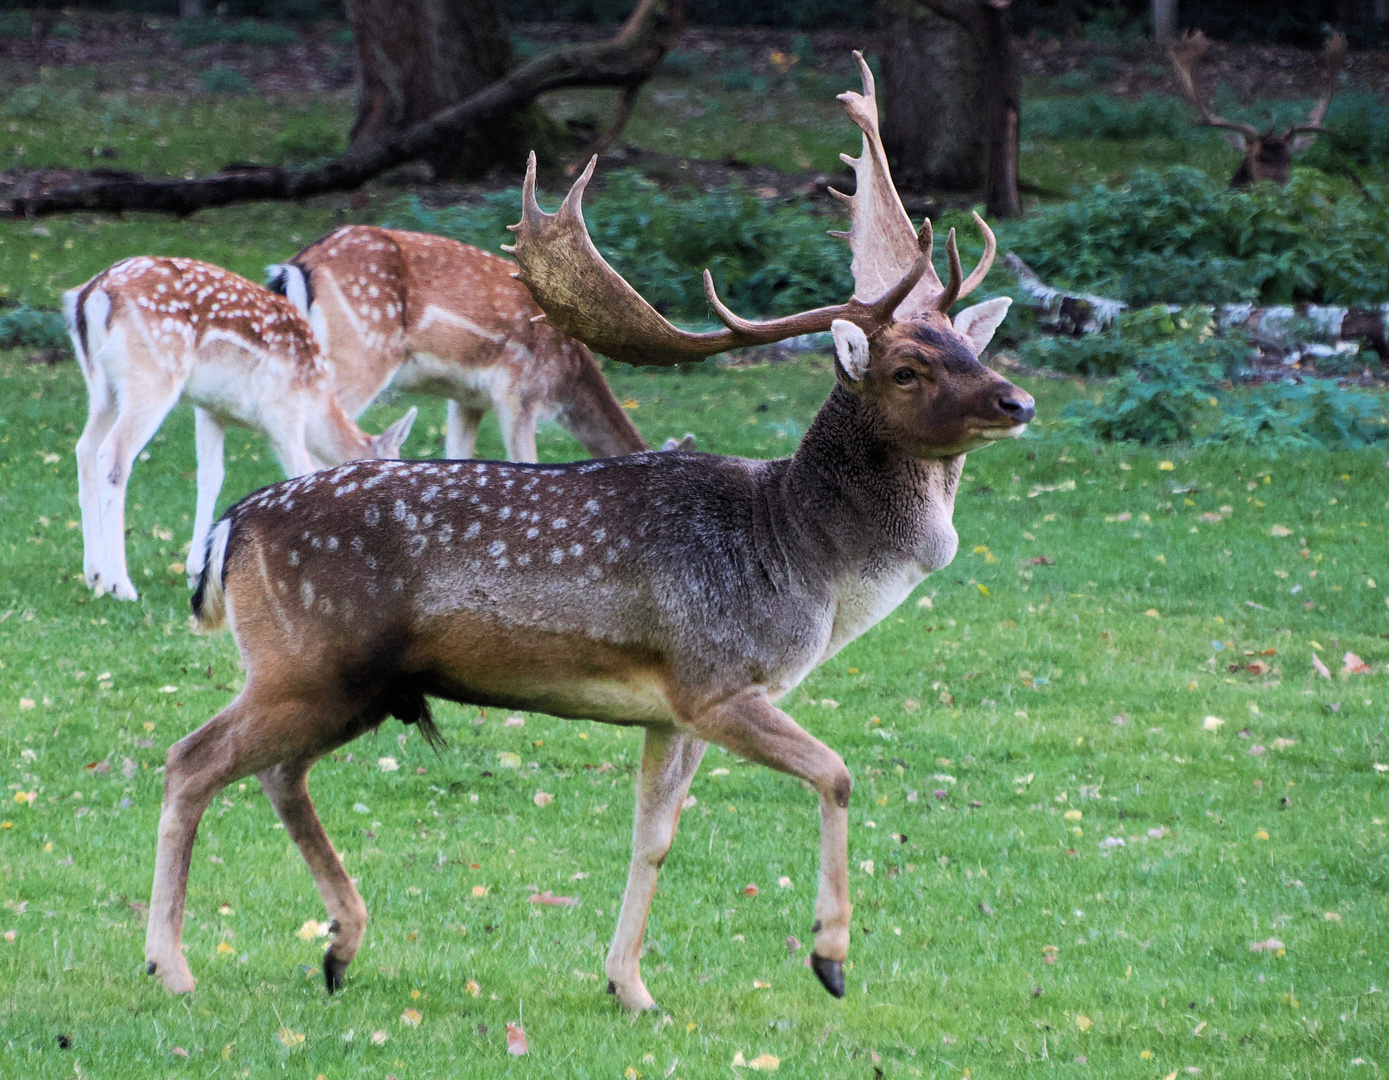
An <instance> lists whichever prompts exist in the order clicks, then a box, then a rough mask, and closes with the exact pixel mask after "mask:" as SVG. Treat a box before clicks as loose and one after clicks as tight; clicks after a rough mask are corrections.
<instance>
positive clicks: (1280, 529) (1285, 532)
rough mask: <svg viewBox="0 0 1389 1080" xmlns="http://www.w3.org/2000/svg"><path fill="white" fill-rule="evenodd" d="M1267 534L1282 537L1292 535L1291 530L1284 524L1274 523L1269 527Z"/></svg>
mask: <svg viewBox="0 0 1389 1080" xmlns="http://www.w3.org/2000/svg"><path fill="white" fill-rule="evenodd" d="M1268 534H1269V536H1276V537H1278V538H1279V539H1282V538H1283V537H1285V536H1292V534H1293V531H1292V529H1290V528H1288V527H1287V526H1286V525H1275V526H1274V527H1273V528H1271V529H1269V531H1268Z"/></svg>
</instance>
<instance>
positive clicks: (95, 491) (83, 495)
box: [77, 370, 116, 588]
mask: <svg viewBox="0 0 1389 1080" xmlns="http://www.w3.org/2000/svg"><path fill="white" fill-rule="evenodd" d="M83 374H84V375H87V426H86V427H85V428H83V429H82V437H81V438H79V439H78V440H77V506H78V509H79V510H81V512H82V574H83V576H84V577H85V578H86V579H87V584H88V585H90V586H92V587H93V588H96V587H98V586H100V587H102V588H104V587H105V585H106V583H105V582H103V581H102V580H101V564H102V543H101V506H100V495H99V492H100V484H99V482H98V477H99V474H98V471H97V464H96V459H97V451H98V450H99V449H100V448H101V444H102V442H103V441H104V440H105V438H106V436H107V434H109V433H110V431H111V425H112V424H114V423H115V422H116V398H115V395H114V394H113V393H112V392H111V384H110V383H109V382H107V380H106V376H105V374H104V373H102V372H101V371H99V370H98V371H95V372H92V373H90V374H89V373H87V372H85V371H84V372H83Z"/></svg>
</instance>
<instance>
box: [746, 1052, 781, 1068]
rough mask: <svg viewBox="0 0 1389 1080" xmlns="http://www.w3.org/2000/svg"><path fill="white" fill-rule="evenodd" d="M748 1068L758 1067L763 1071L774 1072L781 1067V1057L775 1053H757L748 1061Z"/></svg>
mask: <svg viewBox="0 0 1389 1080" xmlns="http://www.w3.org/2000/svg"><path fill="white" fill-rule="evenodd" d="M748 1068H749V1069H758V1070H761V1071H763V1072H776V1070H777V1069H779V1068H781V1058H779V1057H777V1056H776V1055H775V1054H759V1055H758V1056H757V1057H755V1058H753V1059H752V1060H751V1061H749V1062H748Z"/></svg>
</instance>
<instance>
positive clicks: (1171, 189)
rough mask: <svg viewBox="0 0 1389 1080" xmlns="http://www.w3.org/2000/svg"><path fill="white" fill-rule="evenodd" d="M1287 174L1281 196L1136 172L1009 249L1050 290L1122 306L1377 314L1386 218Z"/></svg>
mask: <svg viewBox="0 0 1389 1080" xmlns="http://www.w3.org/2000/svg"><path fill="white" fill-rule="evenodd" d="M1371 190H1372V193H1373V194H1374V197H1373V198H1363V197H1359V196H1356V195H1348V194H1343V193H1339V192H1336V191H1334V190H1333V189H1332V188H1331V186H1330V185H1329V183H1328V181H1327V180H1326V178H1325V177H1322V176H1320V175H1319V174H1317V173H1314V172H1311V171H1309V170H1302V169H1298V170H1294V173H1293V179H1292V181H1291V182H1290V183H1289V184H1288V185H1287V186H1286V187H1283V188H1278V187H1275V186H1274V185H1272V184H1260V185H1256V186H1255V187H1253V188H1251V189H1248V190H1245V191H1231V190H1229V189H1228V188H1226V187H1225V186H1224V185H1223V183H1222V182H1221V181H1218V180H1215V179H1213V178H1211V177H1210V176H1207V175H1206V174H1205V173H1203V172H1201V171H1199V170H1197V169H1193V168H1188V167H1177V168H1173V169H1171V170H1168V171H1167V172H1164V173H1157V172H1152V171H1150V170H1138V171H1136V172H1135V173H1134V174H1133V176H1132V177H1131V178H1130V180H1129V181H1128V182H1127V183H1125V184H1122V185H1119V186H1115V187H1110V186H1105V185H1100V186H1097V187H1095V188H1094V189H1092V190H1091V191H1089V192H1086V193H1085V194H1083V195H1081V196H1080V197H1079V198H1077V199H1075V200H1074V201H1072V202H1069V203H1066V204H1064V205H1061V206H1053V207H1046V208H1044V209H1041V210H1039V211H1038V212H1037V213H1036V214H1034V215H1033V216H1032V217H1031V218H1029V219H1028V220H1026V221H1024V222H1020V223H1019V224H1017V225H1014V226H1012V227H1011V228H1009V229H1008V230H1007V233H1006V239H1007V243H1008V245H1009V246H1010V247H1011V248H1012V249H1013V250H1014V251H1016V252H1018V254H1019V255H1021V256H1022V257H1023V258H1024V259H1025V260H1026V261H1027V262H1028V263H1029V264H1030V265H1031V266H1032V268H1033V269H1034V270H1036V271H1037V273H1038V274H1039V275H1041V277H1042V279H1043V280H1044V281H1046V282H1048V283H1049V284H1052V285H1055V286H1057V287H1064V288H1073V289H1078V290H1083V291H1086V292H1092V293H1098V294H1100V295H1104V296H1112V297H1114V298H1115V299H1121V300H1126V301H1128V302H1129V303H1131V304H1150V303H1157V302H1167V303H1178V304H1196V303H1204V304H1220V303H1226V302H1238V301H1257V302H1259V303H1264V304H1278V303H1288V302H1291V301H1294V300H1306V301H1314V302H1318V303H1329V304H1364V303H1381V302H1383V300H1384V298H1385V297H1386V296H1389V209H1386V207H1385V204H1384V202H1383V199H1382V197H1381V196H1380V194H1379V193H1378V192H1377V191H1375V189H1371Z"/></svg>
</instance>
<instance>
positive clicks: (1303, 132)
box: [1167, 30, 1346, 188]
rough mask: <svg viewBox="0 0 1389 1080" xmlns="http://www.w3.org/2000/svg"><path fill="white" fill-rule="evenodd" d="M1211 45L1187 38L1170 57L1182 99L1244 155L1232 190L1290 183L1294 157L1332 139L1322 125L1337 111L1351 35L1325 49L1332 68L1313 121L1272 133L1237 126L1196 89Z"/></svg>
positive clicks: (1197, 36) (1200, 37) (1335, 38)
mask: <svg viewBox="0 0 1389 1080" xmlns="http://www.w3.org/2000/svg"><path fill="white" fill-rule="evenodd" d="M1210 47H1211V43H1210V40H1209V39H1208V38H1207V37H1206V35H1205V34H1204V33H1202V32H1201V31H1200V30H1197V31H1195V32H1194V33H1193V32H1191V31H1188V32H1187V33H1185V34H1183V35H1182V37H1181V39H1180V40H1179V41H1177V43H1176V44H1174V45H1173V46H1172V47H1171V48H1170V49H1168V52H1167V55H1168V57H1169V58H1170V59H1171V61H1172V69H1173V71H1175V72H1176V75H1177V85H1178V88H1179V89H1180V90H1181V94H1182V97H1184V98H1185V99H1186V100H1187V103H1188V104H1190V105H1191V107H1192V108H1194V109H1195V110H1196V111H1197V112H1198V113H1200V114H1201V124H1202V126H1204V127H1213V128H1217V129H1219V131H1220V134H1221V136H1222V137H1223V138H1224V139H1225V141H1226V142H1227V143H1229V144H1230V145H1231V146H1232V147H1234V149H1235V150H1237V151H1238V152H1239V153H1241V154H1243V155H1244V160H1243V161H1242V162H1240V167H1239V168H1238V169H1237V170H1236V171H1235V175H1234V176H1232V177H1231V178H1230V186H1231V187H1232V188H1242V187H1248V186H1249V185H1250V184H1255V183H1258V182H1259V181H1260V180H1271V181H1273V182H1274V183H1275V184H1286V183H1287V182H1288V176H1289V174H1290V170H1291V169H1292V164H1293V158H1295V157H1296V156H1297V155H1298V154H1301V153H1302V152H1304V151H1305V150H1309V149H1310V148H1311V146H1312V144H1313V143H1314V142H1316V141H1317V136H1318V135H1329V134H1331V132H1330V130H1328V129H1327V128H1324V127H1322V121H1323V120H1324V119H1326V110H1327V109H1329V108H1330V107H1331V98H1332V96H1333V95H1334V94H1335V93H1336V78H1337V76H1338V75H1340V73H1341V68H1342V67H1344V66H1345V62H1346V36H1345V35H1344V34H1342V33H1341V32H1340V31H1337V32H1336V33H1334V34H1332V35H1331V37H1330V38H1328V39H1327V42H1326V46H1325V48H1324V49H1323V50H1322V57H1323V62H1324V63H1325V65H1326V87H1325V89H1324V91H1323V92H1322V96H1321V97H1320V98H1319V99H1318V101H1317V103H1316V104H1315V105H1313V106H1312V110H1311V112H1309V113H1308V114H1307V119H1306V120H1304V121H1303V122H1302V123H1300V124H1293V125H1291V126H1290V127H1288V128H1286V129H1285V130H1284V131H1282V132H1280V131H1278V129H1277V125H1274V126H1272V127H1270V128H1269V129H1268V130H1267V131H1260V130H1259V129H1258V128H1256V127H1255V126H1254V125H1253V124H1245V123H1236V122H1233V121H1230V120H1226V119H1225V118H1224V117H1222V116H1219V115H1217V114H1216V113H1214V112H1212V111H1211V110H1210V108H1209V107H1208V106H1207V105H1206V103H1205V101H1204V100H1203V99H1202V97H1201V94H1200V91H1198V90H1197V88H1196V79H1195V74H1196V68H1197V65H1198V64H1199V63H1200V62H1201V58H1202V57H1203V56H1205V55H1206V51H1207V50H1208V49H1209V48H1210Z"/></svg>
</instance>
